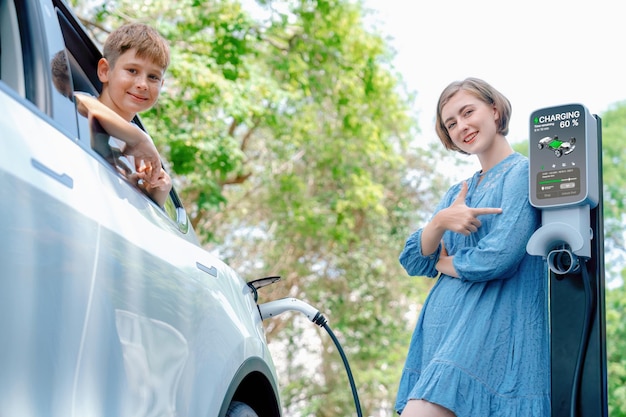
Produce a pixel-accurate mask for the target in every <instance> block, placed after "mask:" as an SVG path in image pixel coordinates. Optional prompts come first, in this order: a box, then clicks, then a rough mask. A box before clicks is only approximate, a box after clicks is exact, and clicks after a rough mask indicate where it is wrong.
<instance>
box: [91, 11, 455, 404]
mask: <svg viewBox="0 0 626 417" xmlns="http://www.w3.org/2000/svg"><path fill="white" fill-rule="evenodd" d="M85 4H88V6H89V7H88V8H86V9H81V10H84V15H85V16H88V17H86V18H85V20H84V22H85V25H86V26H87V27H88V28H90V29H91V30H93V32H94V35H95V36H96V37H97V38H98V39H104V36H106V32H107V28H114V27H117V26H118V25H120V24H121V23H123V22H125V21H127V20H135V19H137V20H141V21H145V22H147V23H149V24H152V25H154V26H156V27H157V28H158V29H159V31H160V32H161V33H162V34H163V35H164V36H166V37H167V38H168V40H169V41H170V44H171V47H172V64H171V67H170V69H169V71H168V74H167V76H166V84H165V88H164V91H163V93H162V96H161V99H160V100H159V103H158V105H157V106H156V107H155V108H154V109H153V110H152V111H151V112H149V113H147V114H145V115H143V121H144V123H145V125H146V126H147V128H148V130H149V131H150V132H151V133H152V136H153V137H154V138H155V140H156V141H157V145H158V147H159V149H160V150H161V152H162V154H163V155H164V157H165V159H166V160H168V161H169V162H170V164H171V167H170V168H171V170H172V171H173V173H174V175H173V177H174V183H175V185H176V187H177V190H178V192H179V193H180V195H181V197H182V198H183V200H184V202H185V206H186V208H187V210H188V213H189V216H190V219H191V221H192V223H193V225H194V226H195V228H196V230H197V231H198V233H199V235H200V237H201V238H202V240H203V241H204V242H205V243H206V245H207V248H209V249H214V250H217V251H219V252H220V254H221V255H222V257H223V258H224V259H225V260H226V261H227V262H228V263H229V264H231V265H232V266H233V267H235V268H236V269H237V270H238V271H239V272H240V273H241V274H242V276H244V278H246V279H253V278H257V277H261V276H266V275H280V276H282V277H283V281H282V282H281V283H279V284H275V285H274V286H272V287H270V288H267V289H263V290H261V294H260V296H261V299H260V302H263V301H269V300H271V299H274V298H278V297H283V296H295V297H298V298H301V299H303V300H305V301H307V302H309V303H310V304H312V305H314V306H316V307H317V308H319V309H320V311H321V312H322V313H323V314H324V315H325V316H326V317H327V318H328V319H329V322H330V325H331V327H332V328H333V329H334V331H335V333H336V334H337V336H338V338H339V340H340V341H341V344H342V346H343V347H344V349H345V350H346V354H347V355H348V358H349V360H350V365H351V367H352V371H353V373H354V376H355V380H356V383H357V385H358V390H359V394H360V396H361V401H362V405H363V409H364V411H365V413H366V414H368V413H369V414H380V411H379V410H385V411H387V412H388V413H389V414H391V407H392V402H393V399H394V396H395V389H396V386H397V383H398V380H399V376H400V370H401V367H402V365H403V361H404V356H405V354H406V349H407V347H408V342H409V336H410V332H411V331H412V328H413V324H414V322H415V319H416V315H417V310H418V308H419V306H418V305H417V303H419V302H420V300H421V298H423V296H424V295H425V293H426V291H427V289H428V286H429V284H430V281H428V280H424V279H414V278H409V277H407V276H406V274H405V273H404V271H402V270H401V268H400V266H399V264H398V261H397V257H398V254H399V252H400V250H401V248H402V246H403V244H404V240H405V238H406V237H407V236H408V235H409V234H410V232H412V230H413V229H414V228H416V227H417V226H418V225H419V224H420V222H421V221H422V220H423V215H422V213H430V212H432V204H434V203H435V202H437V201H438V200H439V197H440V195H441V190H442V188H445V185H446V184H445V177H443V176H440V175H435V172H434V168H433V167H434V166H436V161H437V160H440V159H441V158H440V152H441V151H440V150H439V149H440V146H437V147H436V149H437V150H435V149H432V148H423V147H419V148H417V147H412V145H411V142H412V138H413V136H414V134H415V132H416V126H417V125H416V121H415V118H414V115H413V114H411V112H410V104H411V100H412V97H411V95H410V94H408V93H407V92H405V91H404V90H403V87H402V80H401V78H400V77H399V75H398V74H397V73H395V71H394V69H393V67H392V65H391V59H392V54H391V52H390V51H389V48H388V46H387V45H386V44H385V43H384V41H383V40H382V38H381V37H380V36H379V35H377V34H376V33H373V32H372V31H368V30H366V28H365V25H364V22H363V14H364V12H363V9H362V6H361V5H360V4H359V3H355V2H352V1H348V0H329V1H328V0H317V1H272V2H271V3H270V2H259V4H260V6H261V8H260V9H259V11H257V12H256V13H255V14H254V15H253V14H251V13H250V12H249V11H247V10H246V9H244V8H243V7H242V6H241V4H239V3H238V2H236V1H228V0H225V1H199V0H194V1H192V0H185V1H179V2H171V1H165V0H152V1H150V2H148V1H145V2H143V1H137V0H133V1H131V0H118V1H116V2H111V3H104V4H102V5H96V6H94V5H93V2H89V3H87V2H86V3H85ZM307 326H308V327H307ZM310 326H313V325H312V324H311V323H303V322H302V321H301V320H298V319H295V318H294V319H292V318H291V317H289V316H285V317H279V318H277V319H274V320H271V321H268V322H266V328H267V334H268V339H269V340H270V344H271V346H272V347H273V349H276V350H277V351H278V354H279V355H284V356H285V357H286V358H287V359H288V366H284V367H283V366H282V364H279V368H284V369H283V370H284V372H281V375H282V376H283V377H284V379H283V381H282V395H283V400H284V403H285V407H286V408H287V409H288V410H298V411H299V412H300V413H301V414H302V415H315V416H343V415H350V414H353V412H354V405H353V402H352V397H351V395H350V389H349V386H348V381H347V377H346V374H345V372H344V370H343V365H342V363H341V360H340V358H339V355H338V353H337V351H336V349H335V347H334V346H333V345H332V342H331V340H330V338H328V337H327V335H326V334H324V333H323V331H322V330H321V329H313V334H312V336H311V337H310V338H309V339H310V341H311V343H310V344H307V343H303V342H302V334H307V332H308V334H310V330H309V329H310ZM316 341H317V342H316ZM316 343H319V345H316ZM307 346H309V347H308V348H307ZM319 346H321V349H319V348H318V347H319ZM307 349H309V350H308V352H307ZM303 353H304V355H302V354H303ZM300 357H304V359H303V361H304V362H302V361H299V359H298V358H300Z"/></svg>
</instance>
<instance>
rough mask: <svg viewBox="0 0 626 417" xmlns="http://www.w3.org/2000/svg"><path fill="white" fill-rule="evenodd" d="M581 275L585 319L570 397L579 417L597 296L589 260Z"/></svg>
mask: <svg viewBox="0 0 626 417" xmlns="http://www.w3.org/2000/svg"><path fill="white" fill-rule="evenodd" d="M581 269H582V271H581V276H582V280H583V285H584V287H585V297H586V300H585V319H584V320H585V321H584V323H583V329H582V334H581V337H580V345H579V346H578V359H577V361H576V369H575V371H574V380H573V382H572V394H571V397H570V416H571V417H577V416H578V415H579V413H578V401H579V397H580V388H581V384H582V379H583V370H584V365H585V357H586V356H587V348H588V346H589V341H590V340H589V339H590V334H591V328H592V327H593V319H594V316H593V312H594V311H595V308H596V305H595V304H596V297H595V295H594V292H593V288H592V286H591V278H590V277H589V271H588V269H587V262H586V261H585V262H583V263H582V265H581Z"/></svg>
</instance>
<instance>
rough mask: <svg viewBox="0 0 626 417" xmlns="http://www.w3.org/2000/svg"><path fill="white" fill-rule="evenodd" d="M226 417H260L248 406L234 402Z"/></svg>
mask: <svg viewBox="0 0 626 417" xmlns="http://www.w3.org/2000/svg"><path fill="white" fill-rule="evenodd" d="M226 417H259V415H258V414H257V413H256V412H255V411H254V410H253V409H252V408H251V407H250V406H249V405H248V404H246V403H242V402H239V401H233V402H232V403H230V406H229V407H228V411H226Z"/></svg>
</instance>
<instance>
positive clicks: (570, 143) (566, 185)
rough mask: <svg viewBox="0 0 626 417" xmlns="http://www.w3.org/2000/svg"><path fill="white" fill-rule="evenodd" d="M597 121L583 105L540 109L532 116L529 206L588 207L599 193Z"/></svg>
mask: <svg viewBox="0 0 626 417" xmlns="http://www.w3.org/2000/svg"><path fill="white" fill-rule="evenodd" d="M596 142H597V133H596V121H595V119H594V118H593V116H592V115H591V114H590V113H589V111H588V110H587V109H586V108H585V107H584V106H582V105H580V104H569V105H564V106H557V107H550V108H545V109H540V110H537V111H535V112H533V114H532V115H531V117H530V161H531V165H530V172H531V173H532V174H534V175H531V181H530V203H531V204H532V205H533V206H535V207H538V208H549V207H562V206H569V205H581V204H589V205H590V206H592V207H594V206H595V204H596V203H597V200H598V190H597V187H595V186H594V184H595V183H596V182H597V181H594V180H593V178H591V179H590V178H589V175H590V174H591V175H592V176H593V175H594V173H595V172H597V162H596V161H597V154H596V152H594V149H596ZM590 185H591V186H590Z"/></svg>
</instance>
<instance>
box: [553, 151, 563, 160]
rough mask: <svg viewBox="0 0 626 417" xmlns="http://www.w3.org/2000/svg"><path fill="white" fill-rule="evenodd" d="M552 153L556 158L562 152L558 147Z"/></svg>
mask: <svg viewBox="0 0 626 417" xmlns="http://www.w3.org/2000/svg"><path fill="white" fill-rule="evenodd" d="M554 154H555V155H556V157H557V158H560V157H561V155H563V152H562V151H561V150H560V149H555V150H554Z"/></svg>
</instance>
